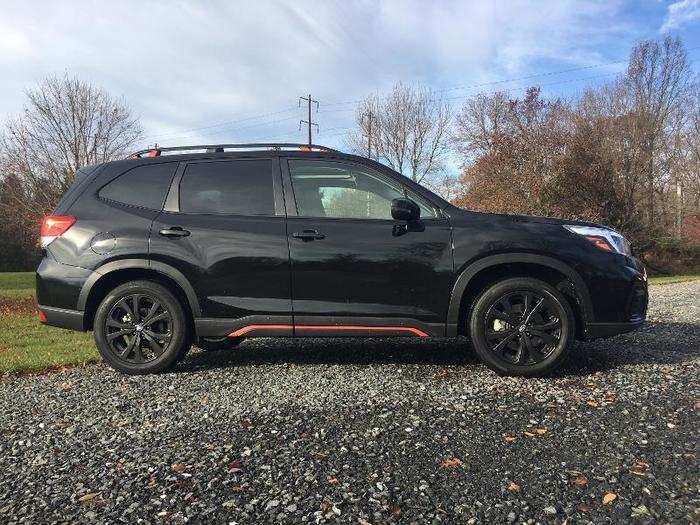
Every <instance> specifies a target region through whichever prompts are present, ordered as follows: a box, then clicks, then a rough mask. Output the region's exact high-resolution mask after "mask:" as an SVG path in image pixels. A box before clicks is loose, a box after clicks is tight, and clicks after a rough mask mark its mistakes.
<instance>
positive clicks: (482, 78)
mask: <svg viewBox="0 0 700 525" xmlns="http://www.w3.org/2000/svg"><path fill="white" fill-rule="evenodd" d="M665 34H671V35H678V36H680V37H682V38H683V40H684V41H685V43H686V46H687V47H688V48H689V49H690V51H689V55H690V57H691V61H693V62H694V63H693V67H694V68H695V69H696V71H697V70H699V69H700V0H680V1H670V2H663V1H655V0H646V1H640V2H627V1H615V0H612V1H602V2H597V1H585V0H581V1H556V2H549V3H548V2H542V1H525V0H519V1H514V0H503V1H499V2H488V1H483V2H482V1H479V2H476V1H475V2H465V1H461V2H449V1H443V2H428V1H425V0H424V1H414V2H411V1H409V0H395V1H384V2H373V1H372V2H371V1H355V2H352V1H324V2H320V1H319V2H306V1H304V0H295V1H279V2H268V1H264V0H257V1H253V2H248V1H229V2H215V1H184V0H182V1H168V2H165V1H163V2H149V1H140V2H136V1H120V2H91V1H79V0H73V1H54V2H38V1H37V2H34V1H28V0H23V1H12V0H9V1H5V2H3V9H2V13H1V14H0V72H2V80H1V81H0V118H2V119H4V118H7V117H8V116H11V115H15V114H18V113H19V112H20V111H21V109H22V105H23V103H24V95H23V90H24V89H25V88H27V87H30V86H32V85H33V84H35V83H36V82H37V81H38V80H40V79H41V78H43V77H45V76H47V75H52V74H54V75H62V74H63V73H68V74H70V75H77V76H79V77H80V78H83V79H85V80H88V81H90V82H92V83H94V84H96V85H99V86H101V87H103V88H105V89H106V90H107V91H109V92H110V93H112V94H113V95H115V96H119V97H123V98H124V100H126V102H127V103H128V104H129V105H131V106H132V107H133V108H134V110H135V111H136V113H137V114H138V115H139V116H140V117H141V121H142V124H143V127H144V131H145V133H144V144H143V145H149V144H151V143H153V142H156V141H157V142H158V143H159V144H163V145H179V144H193V143H201V142H239V141H282V140H284V141H304V140H305V134H304V131H303V130H302V131H300V130H299V120H300V119H301V118H304V117H305V115H304V110H303V109H300V108H299V107H298V105H297V103H298V97H299V96H301V95H305V94H307V93H311V94H312V95H313V96H314V98H316V99H317V100H319V102H320V105H319V111H318V113H317V114H316V120H317V121H318V122H319V125H320V134H319V135H318V137H317V138H316V139H315V141H316V142H318V143H322V144H327V145H330V146H341V145H342V141H343V138H344V135H345V134H346V133H347V130H348V128H349V127H351V126H352V125H353V119H354V108H355V104H354V101H356V100H358V99H360V98H362V97H364V96H366V95H368V94H370V93H376V92H383V91H386V90H388V89H389V88H390V87H391V85H392V84H393V83H395V82H397V81H402V82H406V83H420V84H422V85H424V86H428V87H430V88H432V89H435V90H441V91H440V92H441V93H442V94H443V95H444V96H445V97H446V98H449V99H451V102H452V103H453V104H454V105H455V109H459V107H460V105H461V104H462V103H463V101H464V100H465V98H466V97H468V96H470V95H472V94H474V93H476V92H478V91H494V90H497V89H501V90H507V91H509V92H510V93H511V94H513V95H514V96H515V95H517V94H519V93H522V91H523V90H524V89H525V88H526V87H527V86H530V85H541V86H542V90H543V92H544V93H545V94H546V95H552V96H554V95H559V96H563V97H573V96H575V94H576V93H577V92H579V91H581V90H582V89H583V88H585V87H586V86H590V85H594V84H598V83H602V82H606V81H608V80H610V79H612V78H614V75H615V74H616V73H617V72H619V71H620V70H621V69H623V68H624V66H625V63H624V61H625V60H626V58H627V56H628V54H629V51H630V49H631V48H632V46H633V45H634V43H635V42H636V41H638V40H640V39H645V38H659V37H662V36H663V35H665ZM524 77H527V78H524Z"/></svg>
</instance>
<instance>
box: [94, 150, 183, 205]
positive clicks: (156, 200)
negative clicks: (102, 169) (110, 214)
mask: <svg viewBox="0 0 700 525" xmlns="http://www.w3.org/2000/svg"><path fill="white" fill-rule="evenodd" d="M176 166H177V164H176V163H173V162H171V163H165V164H150V165H145V166H138V167H136V168H133V169H130V170H129V171H127V172H126V173H122V174H121V175H120V176H119V177H117V178H116V179H114V180H113V181H112V182H110V183H109V184H107V185H106V186H104V187H102V189H101V190H100V193H99V195H100V197H102V198H103V199H108V200H111V201H116V202H121V203H122V204H128V205H130V206H140V207H141V208H150V209H152V210H162V209H163V203H164V202H165V196H166V195H167V193H168V188H169V187H170V181H171V180H172V178H173V174H174V173H175V168H176Z"/></svg>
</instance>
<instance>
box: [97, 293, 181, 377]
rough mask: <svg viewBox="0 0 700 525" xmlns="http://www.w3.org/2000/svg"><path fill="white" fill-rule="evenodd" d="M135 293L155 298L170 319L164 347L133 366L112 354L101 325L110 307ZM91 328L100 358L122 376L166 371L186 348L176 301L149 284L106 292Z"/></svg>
mask: <svg viewBox="0 0 700 525" xmlns="http://www.w3.org/2000/svg"><path fill="white" fill-rule="evenodd" d="M139 292H141V293H144V294H148V295H151V296H155V297H157V298H158V300H159V301H161V302H162V303H163V304H164V305H165V306H166V308H167V309H168V311H169V312H170V314H171V318H172V337H171V339H170V343H169V345H168V347H167V348H166V349H165V351H164V352H163V353H162V354H161V355H159V356H158V357H157V358H156V359H154V360H153V361H149V362H148V363H144V364H133V363H129V362H127V361H125V360H123V359H120V358H119V357H118V356H116V355H115V354H114V353H112V351H111V349H110V346H109V343H108V342H107V338H106V330H105V322H106V320H107V315H108V314H109V311H110V310H111V308H112V307H113V306H114V304H116V303H117V302H118V301H119V300H120V299H121V298H122V297H124V296H126V295H130V294H134V293H139ZM93 328H94V336H95V343H96V344H97V349H98V350H99V352H100V355H102V358H103V359H104V360H105V361H106V362H107V363H108V364H109V365H110V366H112V367H113V368H115V369H116V370H119V371H120V372H124V373H126V374H151V373H156V372H161V371H163V370H167V369H168V368H170V367H171V366H173V365H174V364H175V363H176V362H177V361H178V360H179V359H180V358H181V357H183V355H184V354H183V348H185V347H186V346H188V337H189V336H188V327H187V319H186V317H185V312H184V309H183V308H182V305H181V304H180V301H178V299H177V298H176V297H175V296H174V295H173V294H172V293H171V292H170V291H168V290H167V289H166V288H165V287H164V286H162V285H160V284H158V283H155V282H152V281H134V282H131V283H126V284H122V285H121V286H118V287H116V288H115V289H114V290H112V291H111V292H109V293H108V294H107V296H106V297H105V298H104V299H103V300H102V302H101V303H100V306H99V307H98V308H97V312H96V313H95V321H94V327H93Z"/></svg>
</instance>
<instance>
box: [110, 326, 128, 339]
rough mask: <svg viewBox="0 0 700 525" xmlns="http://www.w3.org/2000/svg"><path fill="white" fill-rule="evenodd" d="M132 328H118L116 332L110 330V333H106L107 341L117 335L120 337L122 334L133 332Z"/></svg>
mask: <svg viewBox="0 0 700 525" xmlns="http://www.w3.org/2000/svg"><path fill="white" fill-rule="evenodd" d="M133 332H134V330H133V329H132V328H125V329H124V330H119V331H117V332H112V333H111V334H107V340H108V341H113V340H114V339H116V338H117V337H122V336H124V335H129V334H131V333H133Z"/></svg>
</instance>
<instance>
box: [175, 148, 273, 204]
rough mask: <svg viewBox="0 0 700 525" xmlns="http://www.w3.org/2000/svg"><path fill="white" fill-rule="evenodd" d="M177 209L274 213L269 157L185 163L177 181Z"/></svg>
mask: <svg viewBox="0 0 700 525" xmlns="http://www.w3.org/2000/svg"><path fill="white" fill-rule="evenodd" d="M180 211H181V212H184V213H223V214H231V215H274V213H275V199H274V192H273V186H272V161H271V160H270V159H245V160H233V161H224V162H196V163H192V164H188V165H187V168H186V169H185V173H184V174H183V177H182V182H180Z"/></svg>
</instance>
